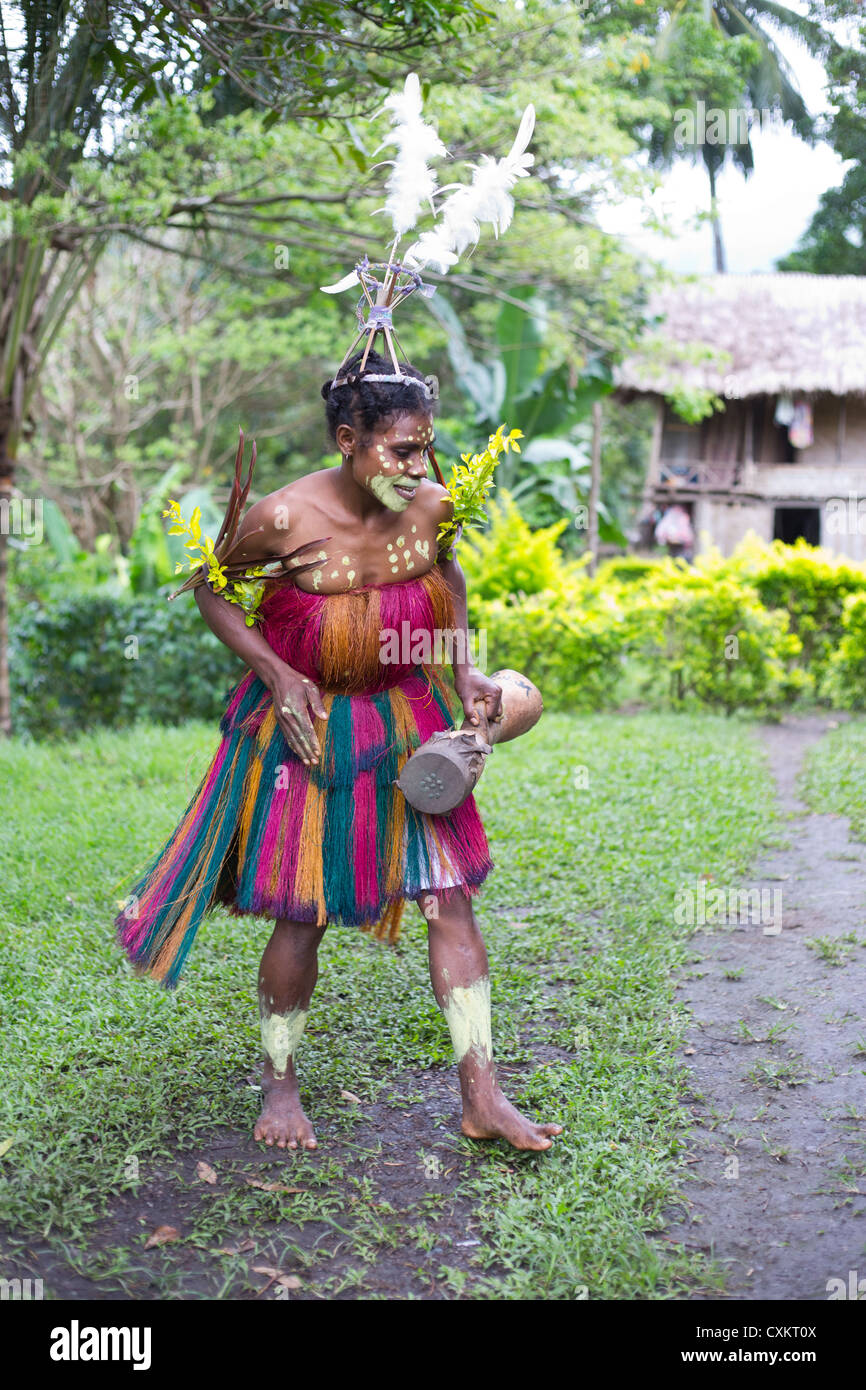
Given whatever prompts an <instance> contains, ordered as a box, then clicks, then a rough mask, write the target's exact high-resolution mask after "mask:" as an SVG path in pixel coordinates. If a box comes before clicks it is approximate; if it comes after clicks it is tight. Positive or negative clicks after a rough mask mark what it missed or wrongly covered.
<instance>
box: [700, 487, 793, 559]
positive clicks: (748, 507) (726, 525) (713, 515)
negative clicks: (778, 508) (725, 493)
mask: <svg viewBox="0 0 866 1390" xmlns="http://www.w3.org/2000/svg"><path fill="white" fill-rule="evenodd" d="M693 526H694V531H695V537H696V539H697V547H696V548H697V550H698V551H699V552H700V551H704V550H708V549H709V548H710V547H711V546H713V545H715V546H718V548H719V550H721V552H722V554H723V555H730V553H731V551H732V550H736V548H737V546H738V545H739V543H740V541H741V540H743V539H744V537H745V536H746V535H747V533H748V532H749V531H754V532H755V534H756V535H757V536H759V537H760V539H761V540H764V541H771V540H772V539H773V508H772V507H771V506H770V505H769V504H768V503H766V502H755V501H751V500H749V501H746V500H745V499H743V500H739V499H738V500H737V501H734V502H728V501H726V500H725V499H723V498H718V497H701V498H699V499H698V500H697V501H696V503H695V512H694V522H693Z"/></svg>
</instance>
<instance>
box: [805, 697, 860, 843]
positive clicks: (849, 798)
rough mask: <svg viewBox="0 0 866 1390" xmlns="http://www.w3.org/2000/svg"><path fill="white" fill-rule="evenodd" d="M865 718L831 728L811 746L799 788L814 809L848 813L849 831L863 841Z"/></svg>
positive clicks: (842, 814) (844, 814) (845, 814)
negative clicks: (818, 741)
mask: <svg viewBox="0 0 866 1390" xmlns="http://www.w3.org/2000/svg"><path fill="white" fill-rule="evenodd" d="M864 768H866V719H859V720H858V719H853V720H851V722H850V723H845V724H840V726H839V728H838V729H831V730H830V732H829V733H827V734H825V735H824V737H823V738H822V739H821V742H820V743H819V744H817V745H815V746H814V747H813V748H812V749H810V751H809V753H808V754H807V756H806V766H805V768H804V770H803V777H802V790H803V796H804V798H805V800H806V801H807V802H808V803H809V805H810V806H811V807H812V809H813V810H814V811H821V812H834V813H835V814H836V815H840V816H848V817H849V819H850V821H851V833H852V835H853V836H854V838H855V839H857V840H866V773H864Z"/></svg>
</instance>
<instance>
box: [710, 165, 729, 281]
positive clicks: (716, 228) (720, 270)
mask: <svg viewBox="0 0 866 1390" xmlns="http://www.w3.org/2000/svg"><path fill="white" fill-rule="evenodd" d="M707 173H708V174H709V176H710V216H711V218H712V221H713V254H714V257H715V263H716V274H717V275H725V274H726V273H727V269H728V267H727V265H726V264H725V245H724V242H723V241H722V219H721V218H720V216H719V205H718V203H717V202H716V171H715V169H713V168H712V167H710V166H708V167H707Z"/></svg>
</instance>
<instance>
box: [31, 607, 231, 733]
mask: <svg viewBox="0 0 866 1390" xmlns="http://www.w3.org/2000/svg"><path fill="white" fill-rule="evenodd" d="M10 664H11V685H12V716H13V721H14V726H15V729H16V732H18V733H23V734H30V735H31V736H33V737H52V736H57V737H68V736H69V735H70V734H75V733H77V732H79V731H80V730H81V729H84V728H88V727H90V726H93V725H96V724H102V725H107V726H109V727H119V726H120V725H124V724H132V723H134V722H135V720H136V719H138V718H142V719H148V720H153V721H154V722H156V723H162V724H177V723H180V722H181V721H182V720H185V719H191V718H199V719H216V718H218V717H219V715H220V714H221V713H222V710H223V707H224V704H225V697H226V695H227V694H228V691H229V689H230V688H231V686H232V685H234V684H235V682H236V681H237V680H239V679H240V677H241V676H242V675H243V674H244V670H245V667H244V666H243V665H242V664H241V663H240V662H239V661H238V659H237V657H236V656H234V655H233V653H232V652H230V651H229V649H228V648H227V647H226V646H224V644H223V643H222V642H220V641H219V639H218V638H217V637H215V636H214V634H213V633H212V632H211V631H210V630H209V628H207V627H206V626H205V624H204V622H203V621H202V619H201V616H200V614H199V612H198V608H197V606H196V604H195V601H194V600H193V599H191V598H190V597H189V595H184V596H183V597H182V598H179V599H176V600H175V601H174V602H173V603H170V604H169V603H167V602H166V599H165V594H164V593H163V594H153V595H146V596H145V595H141V596H139V597H137V598H133V597H129V596H122V597H119V596H117V595H116V594H111V593H100V592H95V593H88V594H75V593H73V594H70V595H69V596H68V597H66V598H59V599H53V600H51V601H49V602H45V603H43V604H40V605H36V604H33V605H31V606H29V607H28V608H26V609H25V610H24V611H23V613H21V614H20V616H18V618H17V620H16V621H15V623H14V624H13V626H12V630H11V634H10Z"/></svg>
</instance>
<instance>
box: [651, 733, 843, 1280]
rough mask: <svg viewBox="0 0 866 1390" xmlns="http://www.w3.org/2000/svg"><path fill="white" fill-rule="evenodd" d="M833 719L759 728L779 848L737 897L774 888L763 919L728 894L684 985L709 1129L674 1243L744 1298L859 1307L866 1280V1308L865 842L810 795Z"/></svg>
mask: <svg viewBox="0 0 866 1390" xmlns="http://www.w3.org/2000/svg"><path fill="white" fill-rule="evenodd" d="M832 722H833V721H832V720H831V719H830V718H829V717H828V718H820V717H817V716H816V717H811V718H802V719H794V718H790V719H786V720H784V721H783V722H782V723H781V724H779V725H775V726H767V727H764V728H762V729H760V730H759V731H757V732H756V737H759V738H760V739H761V740H762V743H763V746H764V748H765V750H766V752H767V755H768V761H769V771H770V772H771V774H772V777H773V778H774V780H775V786H776V796H777V798H778V804H779V807H780V810H781V815H782V821H781V829H780V832H779V847H778V848H774V849H773V850H771V851H770V852H769V853H768V854H767V855H766V856H765V857H763V858H762V859H761V861H760V862H759V863H758V864H757V865H756V866H755V871H754V876H753V877H750V878H749V880H748V881H747V882H746V883H745V884H741V885H738V886H739V887H745V888H748V889H763V890H764V891H765V896H764V898H763V900H761V901H762V902H763V910H761V908H760V907H759V900H758V898H757V897H753V898H752V901H751V904H750V908H751V911H750V912H744V911H743V910H742V906H741V905H740V901H738V902H737V903H736V904H735V903H734V902H733V900H732V899H731V898H730V896H729V897H728V899H727V904H726V906H727V909H728V910H727V912H725V906H723V905H722V900H721V899H719V898H716V899H715V902H716V904H718V905H719V907H720V924H714V925H712V926H707V927H706V928H704V929H703V930H701V931H700V932H699V934H697V935H696V936H695V938H694V942H693V945H694V955H693V957H692V962H691V964H690V965H689V966H688V967H686V969H685V970H684V971H683V972H682V973H681V977H680V983H679V985H678V993H677V999H678V1000H679V1001H680V1002H681V1003H683V1004H685V1005H686V1006H687V1008H688V1009H689V1011H690V1012H691V1014H692V1016H693V1021H692V1023H691V1024H690V1025H689V1027H688V1029H687V1032H686V1039H687V1041H686V1043H685V1044H684V1057H683V1061H684V1065H686V1066H687V1067H688V1068H689V1070H690V1072H691V1089H692V1098H691V1109H692V1113H693V1115H694V1118H695V1128H694V1130H693V1131H692V1134H691V1141H690V1153H689V1155H688V1156H687V1158H686V1168H687V1173H688V1176H689V1180H688V1181H686V1182H685V1184H684V1188H683V1191H684V1195H685V1198H686V1201H687V1204H688V1215H687V1216H686V1217H685V1218H684V1219H681V1220H678V1221H675V1222H674V1223H673V1224H672V1225H671V1226H670V1227H669V1228H668V1231H667V1235H666V1239H667V1240H668V1241H673V1242H680V1241H682V1242H683V1243H684V1244H686V1245H687V1246H688V1247H689V1248H691V1249H695V1248H699V1249H702V1250H704V1251H705V1252H707V1253H708V1254H710V1255H711V1256H713V1257H715V1259H716V1260H717V1261H718V1262H719V1265H720V1266H721V1268H722V1269H723V1270H724V1271H725V1278H726V1294H725V1295H722V1296H723V1297H724V1296H727V1297H730V1298H734V1299H748V1300H751V1299H784V1300H787V1299H804V1300H826V1299H828V1298H829V1297H830V1295H831V1293H833V1292H835V1293H836V1296H843V1297H844V1296H847V1297H851V1296H853V1297H857V1293H856V1292H855V1290H856V1287H857V1282H858V1280H860V1279H862V1280H863V1284H862V1290H861V1292H860V1298H864V1299H866V948H864V947H866V845H864V844H862V843H860V842H857V841H855V840H852V839H851V838H850V837H849V830H848V821H847V820H846V819H845V818H844V817H842V816H836V815H816V814H814V813H812V812H811V811H810V810H809V808H808V807H807V806H806V805H805V804H804V802H803V801H802V799H801V798H800V796H799V795H798V789H797V775H798V773H799V771H800V769H801V767H802V765H803V759H804V756H805V754H806V751H807V750H808V749H809V748H810V747H811V746H812V745H813V744H814V743H815V742H816V741H817V740H819V739H820V738H821V736H822V734H823V733H824V732H825V731H826V729H827V728H828V727H829V726H830V725H831V723H832ZM864 775H866V770H864ZM783 846H784V847H783ZM710 886H712V885H708V887H710ZM718 886H720V887H722V888H723V889H727V888H728V887H729V886H730V887H733V886H735V885H718ZM774 891H775V894H776V896H775V898H774V897H773V893H774ZM773 907H776V908H778V909H780V911H779V912H778V920H774V915H773ZM748 917H751V918H752V919H754V920H751V921H750V920H743V919H744V918H748ZM778 926H780V927H781V930H780V931H778V933H777V934H776V933H775V928H776V927H778ZM768 927H769V928H770V930H769V931H768V930H766V929H767V928H768ZM816 938H817V941H815V939H816ZM810 940H812V942H813V944H812V945H811V946H810V945H808V944H807V943H808V942H809V941H810ZM860 942H862V943H864V944H862V945H861V944H859V943H860ZM854 1271H856V1274H855V1275H854V1278H853V1279H852V1272H854ZM832 1280H839V1281H842V1285H843V1286H844V1288H845V1293H844V1294H840V1292H839V1291H840V1287H842V1285H840V1284H835V1285H834V1284H831V1283H830V1282H829V1281H832ZM718 1296H719V1295H718V1294H715V1293H709V1292H707V1293H705V1294H701V1295H696V1297H710V1298H716V1297H718Z"/></svg>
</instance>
